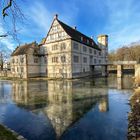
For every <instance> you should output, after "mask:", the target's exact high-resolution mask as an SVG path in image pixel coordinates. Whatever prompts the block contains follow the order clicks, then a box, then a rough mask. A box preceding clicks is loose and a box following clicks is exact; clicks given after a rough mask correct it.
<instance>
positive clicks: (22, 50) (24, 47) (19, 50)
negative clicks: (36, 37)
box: [11, 42, 37, 56]
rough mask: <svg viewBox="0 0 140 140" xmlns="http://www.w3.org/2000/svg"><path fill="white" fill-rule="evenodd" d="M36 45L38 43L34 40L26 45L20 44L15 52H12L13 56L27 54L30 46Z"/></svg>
mask: <svg viewBox="0 0 140 140" xmlns="http://www.w3.org/2000/svg"><path fill="white" fill-rule="evenodd" d="M36 45H37V43H36V42H32V43H29V44H25V45H22V46H18V47H17V48H16V49H15V50H14V51H13V53H12V54H11V56H17V55H23V54H27V52H28V49H29V48H33V47H36Z"/></svg>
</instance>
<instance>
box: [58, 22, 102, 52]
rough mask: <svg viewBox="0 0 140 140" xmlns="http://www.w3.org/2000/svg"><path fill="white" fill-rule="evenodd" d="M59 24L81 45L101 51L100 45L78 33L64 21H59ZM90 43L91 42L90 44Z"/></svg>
mask: <svg viewBox="0 0 140 140" xmlns="http://www.w3.org/2000/svg"><path fill="white" fill-rule="evenodd" d="M57 21H58V22H59V24H60V25H61V26H62V28H63V29H64V30H65V32H66V33H67V34H68V35H69V36H70V37H71V38H72V39H73V40H75V41H78V42H80V43H83V44H85V45H87V46H90V47H93V48H95V49H98V50H101V49H100V48H99V47H98V45H97V44H96V43H95V42H94V40H93V39H92V38H90V37H88V36H86V35H84V34H82V33H81V32H79V31H77V30H76V29H73V28H72V27H70V26H68V25H66V24H65V23H63V22H62V21H60V20H58V19H57ZM88 41H89V42H88Z"/></svg>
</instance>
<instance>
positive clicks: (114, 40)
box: [105, 0, 140, 50]
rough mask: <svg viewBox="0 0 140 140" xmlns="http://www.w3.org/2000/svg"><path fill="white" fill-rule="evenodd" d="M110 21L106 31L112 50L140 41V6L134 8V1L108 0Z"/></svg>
mask: <svg viewBox="0 0 140 140" xmlns="http://www.w3.org/2000/svg"><path fill="white" fill-rule="evenodd" d="M106 4H107V7H108V10H109V19H107V20H109V21H108V25H107V27H105V31H106V32H107V33H108V34H109V38H110V48H109V49H110V50H111V49H116V48H118V47H120V46H122V45H127V44H129V43H131V42H135V41H139V40H140V28H139V23H140V14H139V13H138V12H137V9H138V8H139V6H138V5H137V6H134V0H128V1H127V2H126V1H125V0H124V1H122V0H118V1H111V0H107V3H106Z"/></svg>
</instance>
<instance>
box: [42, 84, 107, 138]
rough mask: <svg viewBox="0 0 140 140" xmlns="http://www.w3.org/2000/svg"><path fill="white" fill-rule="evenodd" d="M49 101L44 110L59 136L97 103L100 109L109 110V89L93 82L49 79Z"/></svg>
mask: <svg viewBox="0 0 140 140" xmlns="http://www.w3.org/2000/svg"><path fill="white" fill-rule="evenodd" d="M48 102H49V104H48V106H47V107H46V108H45V110H44V111H45V112H46V114H47V116H48V117H49V119H50V120H51V123H52V125H53V128H54V129H55V132H56V135H57V137H58V138H59V137H60V136H61V135H62V134H63V133H64V132H65V131H66V130H67V128H69V127H70V126H71V125H72V124H74V123H75V122H76V121H78V120H79V119H80V118H81V117H82V116H83V115H84V114H85V113H87V112H88V111H89V110H90V109H92V108H93V107H94V106H95V105H96V104H97V103H99V110H100V111H102V112H103V111H107V110H108V91H107V89H106V90H105V89H102V88H95V87H94V86H91V82H85V81H84V82H79V81H73V82H72V81H65V82H64V81H48Z"/></svg>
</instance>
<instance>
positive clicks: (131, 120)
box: [128, 88, 140, 140]
mask: <svg viewBox="0 0 140 140" xmlns="http://www.w3.org/2000/svg"><path fill="white" fill-rule="evenodd" d="M130 105H131V112H130V113H129V116H128V140H140V88H138V89H136V90H135V92H134V94H133V95H132V96H131V99H130Z"/></svg>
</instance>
